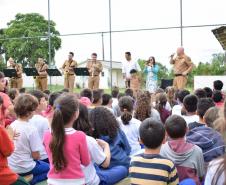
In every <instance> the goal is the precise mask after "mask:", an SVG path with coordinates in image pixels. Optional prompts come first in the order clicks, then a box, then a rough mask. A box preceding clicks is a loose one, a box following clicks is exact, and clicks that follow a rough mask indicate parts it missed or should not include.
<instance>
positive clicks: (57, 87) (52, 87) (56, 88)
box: [25, 85, 125, 94]
mask: <svg viewBox="0 0 226 185" xmlns="http://www.w3.org/2000/svg"><path fill="white" fill-rule="evenodd" d="M25 88H26V89H27V90H28V91H29V90H32V89H33V88H32V87H25ZM48 89H49V90H50V91H51V92H56V91H61V90H62V89H64V86H62V85H48ZM81 90H82V89H81V88H74V93H80V92H81ZM119 91H120V92H124V91H125V89H124V88H122V89H120V90H119ZM104 93H107V94H111V89H110V88H109V89H104Z"/></svg>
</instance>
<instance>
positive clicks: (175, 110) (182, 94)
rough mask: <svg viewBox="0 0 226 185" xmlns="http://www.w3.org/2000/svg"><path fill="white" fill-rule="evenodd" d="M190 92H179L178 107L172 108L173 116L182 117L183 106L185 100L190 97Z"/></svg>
mask: <svg viewBox="0 0 226 185" xmlns="http://www.w3.org/2000/svg"><path fill="white" fill-rule="evenodd" d="M189 94H190V92H189V91H188V90H184V89H183V90H179V91H178V92H177V102H178V105H174V106H173V108H172V115H174V114H176V115H179V116H181V115H182V112H181V111H182V106H183V100H184V97H185V96H187V95H189Z"/></svg>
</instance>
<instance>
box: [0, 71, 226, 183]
mask: <svg viewBox="0 0 226 185" xmlns="http://www.w3.org/2000/svg"><path fill="white" fill-rule="evenodd" d="M222 87H223V83H222V82H221V81H219V80H218V81H215V82H214V89H213V91H212V90H211V89H210V88H207V87H206V88H203V89H197V90H194V92H193V93H191V94H190V92H189V91H187V90H179V91H175V90H174V88H173V87H168V88H167V89H166V91H164V90H163V89H160V88H159V89H157V90H156V92H155V93H154V94H152V96H151V94H150V93H148V92H145V91H142V90H140V89H139V90H137V91H136V92H134V91H133V89H126V90H125V92H124V93H119V89H118V88H117V87H115V88H113V89H112V96H111V95H108V94H105V93H104V92H103V90H94V91H91V90H90V89H83V90H81V92H80V95H75V94H70V93H68V92H67V91H68V90H67V89H65V90H63V91H60V92H53V93H50V92H46V94H44V93H42V92H41V91H36V90H35V91H31V92H29V93H30V94H26V93H20V95H19V96H18V97H16V98H15V99H14V98H13V95H16V96H17V91H15V92H14V89H11V90H9V91H8V92H6V91H5V80H4V75H3V74H2V73H0V91H1V92H0V110H1V113H0V121H1V122H0V123H1V127H2V129H3V132H1V134H2V135H4V137H5V135H6V133H7V132H6V130H7V129H6V125H8V124H11V125H10V127H9V129H11V130H12V129H16V133H18V134H19V135H17V136H18V137H17V138H16V139H15V140H12V139H11V144H9V145H8V146H6V145H5V147H6V148H4V146H3V150H5V149H6V150H8V151H9V152H8V153H7V155H6V154H4V155H3V153H2V152H0V157H1V158H2V159H4V160H3V165H4V169H6V171H7V170H8V172H9V175H10V176H9V178H8V179H7V182H10V183H9V184H14V185H18V182H20V183H19V184H21V183H22V184H27V182H25V181H24V180H23V176H25V175H32V176H33V179H32V181H31V182H30V184H36V183H37V182H40V181H42V180H45V179H46V178H47V173H48V184H51V185H56V184H64V185H67V184H71V183H72V184H73V183H74V184H89V185H97V184H108V185H110V184H115V183H117V182H118V181H120V180H121V179H123V178H125V177H127V175H128V173H130V175H129V178H128V179H130V180H131V183H132V184H133V183H134V184H156V183H157V184H178V182H179V184H190V185H193V184H201V183H206V184H213V185H217V184H222V182H224V178H225V175H224V170H225V169H226V165H225V164H226V163H225V161H226V159H225V158H224V154H225V140H226V139H225V138H226V126H225V125H226V124H225V117H226V116H225V117H224V116H222V114H221V109H223V108H224V107H225V106H226V105H225V104H223V103H222V102H223V99H224V97H225V96H224V94H223V92H222ZM7 93H9V94H10V95H12V97H11V98H12V99H10V98H9V96H8V94H7ZM49 93H50V94H49ZM113 94H114V96H113ZM215 95H217V96H215ZM206 97H208V98H206ZM219 97H221V101H220V102H216V99H217V98H219ZM46 99H48V102H49V104H48V107H47V102H46ZM217 100H218V99H217ZM79 102H80V103H79ZM214 102H215V103H214ZM218 107H219V108H218ZM163 110H164V111H167V116H164V114H163V113H164V111H163ZM224 110H225V115H226V108H224ZM79 112H80V115H79ZM171 114H172V115H173V116H170V115H171ZM9 115H10V116H12V115H13V116H14V118H16V117H15V115H17V119H16V120H15V121H13V122H12V120H11V121H9V122H8V121H7V119H8V118H9ZM42 116H43V117H42ZM181 116H182V117H181ZM44 117H45V118H44ZM6 122H7V124H5V123H6ZM11 122H12V123H11ZM164 122H165V125H164ZM145 125H146V126H145ZM147 125H148V126H147ZM142 126H145V128H143V127H142ZM161 129H163V130H164V129H165V130H166V137H163V135H164V136H165V131H160V130H161ZM141 130H142V131H141ZM163 132H164V134H163ZM156 134H157V135H156ZM43 135H44V136H43ZM142 135H143V136H142ZM145 138H149V139H148V140H147V139H145ZM151 138H152V139H151ZM162 138H163V139H162ZM42 140H43V141H44V145H43V142H42ZM0 142H1V141H0ZM165 142H166V143H165ZM9 143H10V142H9ZM142 143H143V144H142ZM12 144H13V145H15V147H14V148H13V145H12ZM162 144H163V145H162ZM143 145H145V148H144V149H143V150H141V146H143ZM161 145H162V147H161ZM28 146H29V147H28ZM1 147H2V146H0V151H1ZM81 147H83V148H82V149H81V150H80V148H81ZM75 148H77V149H76V150H74V149H75ZM10 151H11V152H10ZM3 152H4V151H3ZM44 152H45V157H43V156H44V155H43V154H44ZM10 153H12V154H11V155H10ZM46 154H47V155H46ZM149 154H151V155H149ZM7 156H9V157H8V158H7V161H8V164H7V161H6V157H7ZM203 159H204V162H205V163H204V162H203ZM42 160H44V161H45V162H43V161H42ZM48 160H49V161H48ZM163 161H164V162H163ZM197 161H198V162H197ZM47 162H49V164H48V163H47ZM153 164H155V165H153ZM204 164H205V165H204ZM137 165H138V166H137ZM207 165H209V167H208V168H204V166H205V167H207ZM49 166H50V167H49ZM160 166H161V167H160ZM129 168H130V171H128V169H129ZM166 168H167V169H166ZM2 169H3V168H1V166H0V182H3V181H1V178H2V179H4V178H5V176H4V177H3V176H1V172H2V171H1V170H2ZM49 169H50V170H49ZM169 169H171V170H169ZM206 170H207V173H206ZM215 171H216V172H215ZM169 174H170V176H169ZM205 175H206V177H205ZM153 177H155V178H154V179H152V178H153ZM157 181H158V182H157ZM166 181H167V182H166ZM16 182H17V183H16ZM15 183H16V184H15ZM0 184H1V183H0ZM3 185H5V184H3Z"/></svg>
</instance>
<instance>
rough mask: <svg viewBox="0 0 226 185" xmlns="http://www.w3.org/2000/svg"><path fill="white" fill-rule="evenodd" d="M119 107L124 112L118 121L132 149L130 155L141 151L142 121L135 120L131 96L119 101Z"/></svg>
mask: <svg viewBox="0 0 226 185" xmlns="http://www.w3.org/2000/svg"><path fill="white" fill-rule="evenodd" d="M119 107H120V110H121V112H122V114H121V117H119V118H118V119H117V120H118V122H119V125H120V127H121V129H122V131H123V132H124V133H125V135H126V137H127V140H128V142H129V144H130V147H131V153H130V155H133V154H135V153H137V152H139V151H140V150H141V146H140V143H139V128H140V124H141V121H139V120H138V119H135V118H133V116H132V115H133V99H132V98H131V97H130V96H124V97H121V98H120V99H119Z"/></svg>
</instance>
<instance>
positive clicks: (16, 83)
mask: <svg viewBox="0 0 226 185" xmlns="http://www.w3.org/2000/svg"><path fill="white" fill-rule="evenodd" d="M8 62H9V67H8V68H9V69H15V70H16V74H17V76H16V77H12V78H10V88H17V89H20V88H22V86H23V78H22V73H23V68H22V65H21V64H18V63H15V61H14V59H13V58H12V57H10V58H9V60H8Z"/></svg>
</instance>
